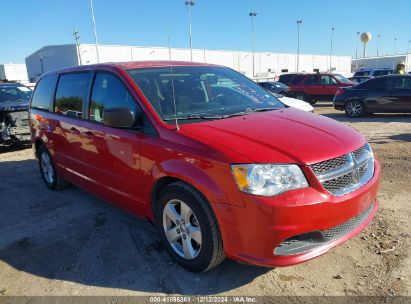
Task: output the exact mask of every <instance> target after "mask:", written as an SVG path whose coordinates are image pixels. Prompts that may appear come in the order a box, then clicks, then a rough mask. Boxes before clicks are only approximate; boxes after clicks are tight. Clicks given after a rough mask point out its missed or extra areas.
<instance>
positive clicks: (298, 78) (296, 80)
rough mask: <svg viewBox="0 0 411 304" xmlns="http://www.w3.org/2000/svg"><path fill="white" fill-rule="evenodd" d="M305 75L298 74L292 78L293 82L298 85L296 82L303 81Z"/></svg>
mask: <svg viewBox="0 0 411 304" xmlns="http://www.w3.org/2000/svg"><path fill="white" fill-rule="evenodd" d="M304 77H305V76H304V75H297V76H295V77H294V78H293V79H292V80H291V84H293V85H296V84H300V83H301V81H302V80H303V79H304Z"/></svg>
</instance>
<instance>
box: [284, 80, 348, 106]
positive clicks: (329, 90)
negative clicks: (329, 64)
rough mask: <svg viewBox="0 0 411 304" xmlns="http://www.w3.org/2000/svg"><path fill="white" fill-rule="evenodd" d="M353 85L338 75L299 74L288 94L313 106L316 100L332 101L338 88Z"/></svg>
mask: <svg viewBox="0 0 411 304" xmlns="http://www.w3.org/2000/svg"><path fill="white" fill-rule="evenodd" d="M353 84H354V83H353V82H351V81H350V80H348V79H347V78H345V77H344V76H342V75H340V74H330V73H314V74H301V75H297V76H295V77H294V78H293V80H292V81H291V84H290V86H289V88H290V93H289V94H290V96H292V97H294V98H297V99H300V100H304V101H307V102H309V103H311V104H315V103H316V102H317V101H318V100H332V99H333V97H334V95H335V93H336V92H337V90H338V89H339V88H341V87H348V86H352V85H353Z"/></svg>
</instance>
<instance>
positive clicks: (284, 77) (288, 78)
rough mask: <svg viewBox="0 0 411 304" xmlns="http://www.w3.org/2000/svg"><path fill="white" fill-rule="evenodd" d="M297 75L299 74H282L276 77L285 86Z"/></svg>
mask: <svg viewBox="0 0 411 304" xmlns="http://www.w3.org/2000/svg"><path fill="white" fill-rule="evenodd" d="M297 75H299V74H297V73H287V74H282V75H280V77H278V82H281V83H282V84H285V85H286V86H289V85H290V83H291V81H292V80H293V78H294V77H295V76H297Z"/></svg>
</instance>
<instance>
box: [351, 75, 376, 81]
mask: <svg viewBox="0 0 411 304" xmlns="http://www.w3.org/2000/svg"><path fill="white" fill-rule="evenodd" d="M372 78H373V77H370V76H356V77H350V78H348V79H349V80H351V81H352V82H354V83H361V82H364V81H367V80H370V79H372Z"/></svg>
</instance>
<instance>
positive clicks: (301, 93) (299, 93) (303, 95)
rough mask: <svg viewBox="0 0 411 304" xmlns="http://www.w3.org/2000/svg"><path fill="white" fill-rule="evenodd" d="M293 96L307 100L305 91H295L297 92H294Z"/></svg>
mask: <svg viewBox="0 0 411 304" xmlns="http://www.w3.org/2000/svg"><path fill="white" fill-rule="evenodd" d="M294 98H295V99H299V100H302V101H306V100H307V95H305V93H303V92H297V93H295V94H294Z"/></svg>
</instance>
